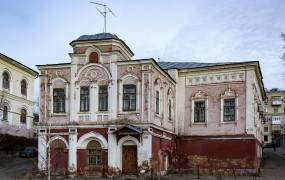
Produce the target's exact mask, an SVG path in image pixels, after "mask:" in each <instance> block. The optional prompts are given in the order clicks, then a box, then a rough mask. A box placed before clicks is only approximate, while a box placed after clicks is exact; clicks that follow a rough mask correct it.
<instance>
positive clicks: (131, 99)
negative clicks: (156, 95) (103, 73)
mask: <svg viewBox="0 0 285 180" xmlns="http://www.w3.org/2000/svg"><path fill="white" fill-rule="evenodd" d="M135 110H136V86H135V85H124V86H123V111H135Z"/></svg>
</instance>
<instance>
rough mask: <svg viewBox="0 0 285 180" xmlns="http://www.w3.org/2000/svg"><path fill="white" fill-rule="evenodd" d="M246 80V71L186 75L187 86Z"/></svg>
mask: <svg viewBox="0 0 285 180" xmlns="http://www.w3.org/2000/svg"><path fill="white" fill-rule="evenodd" d="M244 80H245V74H244V72H230V73H216V74H214V73H213V74H201V75H194V76H188V77H186V86H193V85H199V84H212V83H223V82H239V81H244Z"/></svg>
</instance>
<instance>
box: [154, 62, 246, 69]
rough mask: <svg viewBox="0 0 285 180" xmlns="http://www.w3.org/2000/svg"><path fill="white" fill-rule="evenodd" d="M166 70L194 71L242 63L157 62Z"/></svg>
mask: <svg viewBox="0 0 285 180" xmlns="http://www.w3.org/2000/svg"><path fill="white" fill-rule="evenodd" d="M157 63H158V65H159V66H160V67H161V68H162V69H164V70H167V69H194V68H203V67H212V66H221V65H231V64H240V63H242V62H223V63H199V62H157Z"/></svg>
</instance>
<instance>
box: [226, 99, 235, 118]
mask: <svg viewBox="0 0 285 180" xmlns="http://www.w3.org/2000/svg"><path fill="white" fill-rule="evenodd" d="M235 111H236V109H235V99H234V98H233V99H225V100H224V121H235Z"/></svg>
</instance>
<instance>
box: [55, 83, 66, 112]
mask: <svg viewBox="0 0 285 180" xmlns="http://www.w3.org/2000/svg"><path fill="white" fill-rule="evenodd" d="M53 112H54V113H65V91H64V89H62V88H55V89H54V90H53Z"/></svg>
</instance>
